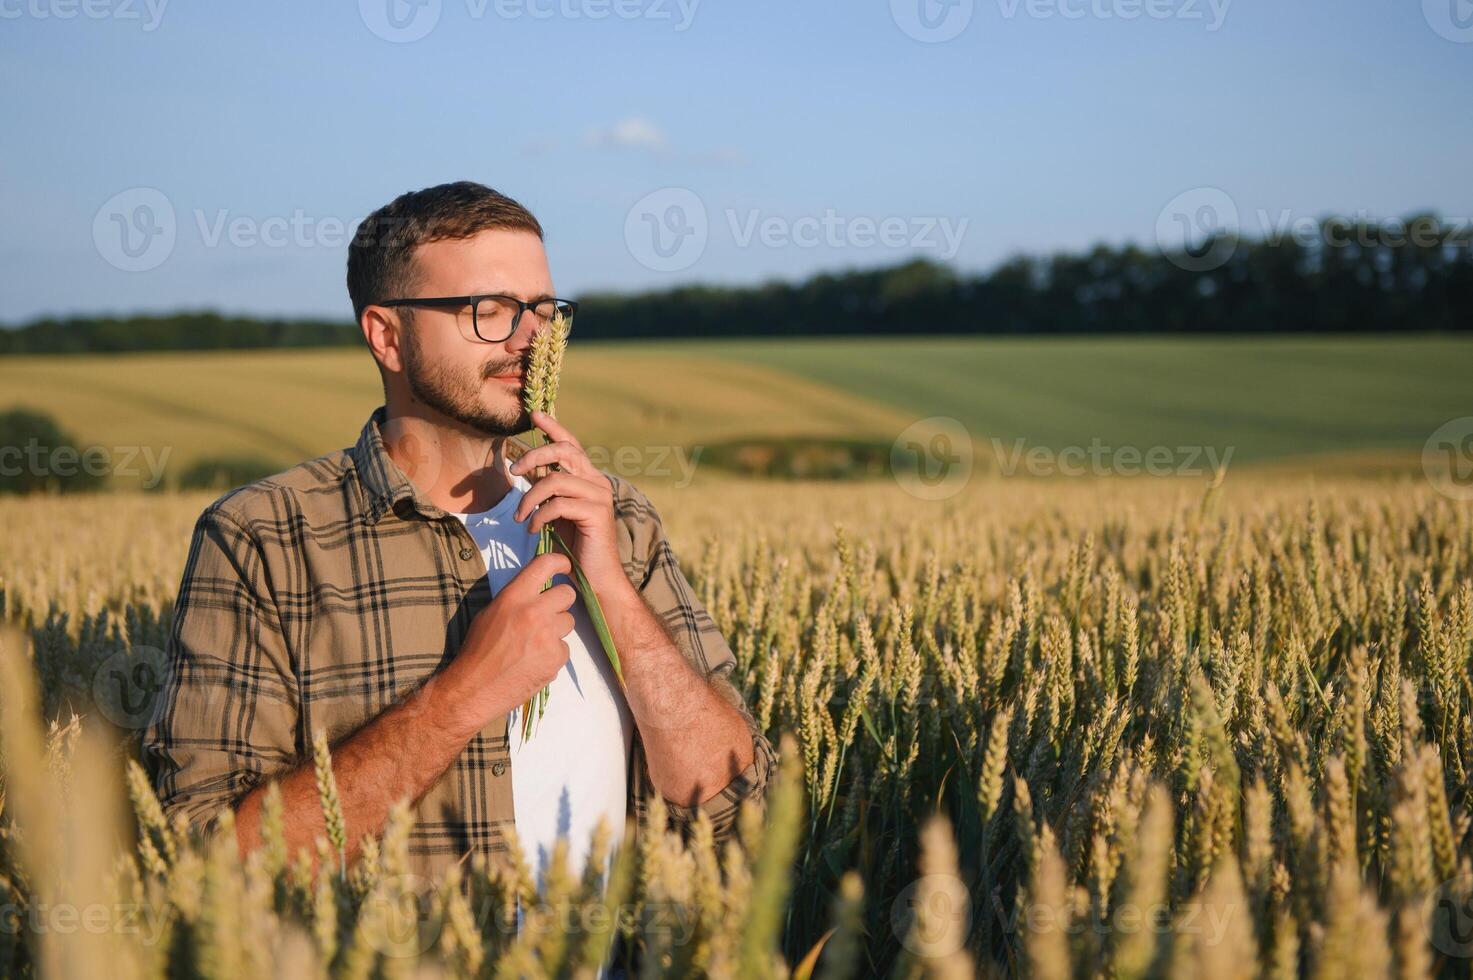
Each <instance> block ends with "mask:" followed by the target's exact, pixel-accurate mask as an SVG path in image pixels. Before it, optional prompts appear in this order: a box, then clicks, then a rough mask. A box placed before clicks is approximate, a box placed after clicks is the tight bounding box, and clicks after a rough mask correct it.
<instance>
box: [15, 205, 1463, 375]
mask: <svg viewBox="0 0 1473 980" xmlns="http://www.w3.org/2000/svg"><path fill="white" fill-rule="evenodd" d="M1305 232H1306V229H1304V228H1300V229H1298V232H1297V233H1295V234H1283V235H1278V234H1275V235H1271V236H1266V237H1264V238H1259V239H1247V238H1242V239H1240V238H1236V237H1228V236H1218V237H1216V238H1211V239H1208V240H1206V241H1203V242H1200V243H1198V244H1197V245H1196V246H1195V247H1191V248H1189V249H1183V250H1181V251H1175V252H1162V251H1158V250H1151V249H1144V248H1140V247H1138V246H1136V245H1124V246H1118V247H1117V246H1110V245H1103V244H1102V245H1097V246H1095V247H1094V248H1092V249H1089V250H1088V251H1085V252H1057V253H1054V254H1051V255H1046V256H1017V257H1014V258H1012V259H1009V260H1008V261H1005V262H1003V263H1002V264H1000V265H999V266H997V267H996V268H994V269H993V270H991V271H989V272H985V273H965V272H960V271H958V270H956V269H953V268H951V267H949V266H946V265H942V264H940V263H936V262H933V261H929V260H925V259H916V260H912V261H908V262H904V263H901V264H898V265H892V266H889V267H886V268H879V269H867V270H846V271H841V272H832V273H822V274H819V275H815V276H812V277H810V278H808V279H805V280H803V281H801V282H796V283H788V282H769V283H764V284H761V285H755V286H706V285H692V286H682V287H677V288H672V289H665V290H658V291H652V292H643V293H634V294H630V293H596V294H589V295H584V296H583V297H581V308H580V312H579V317H578V321H579V322H578V335H579V336H580V337H583V338H585V339H586V338H590V337H593V338H603V339H617V338H627V337H667V338H674V337H764V336H821V335H854V334H870V335H875V334H1064V333H1098V334H1105V333H1179V334H1211V333H1271V332H1328V333H1367V332H1394V331H1455V330H1468V329H1470V327H1473V225H1470V224H1469V223H1467V222H1448V221H1443V220H1442V219H1440V218H1439V217H1438V216H1436V215H1433V214H1421V215H1415V216H1412V217H1410V218H1407V219H1404V220H1399V221H1394V222H1380V223H1377V222H1367V221H1348V220H1341V219H1326V220H1323V221H1320V222H1317V223H1315V224H1313V226H1312V227H1311V228H1310V229H1308V232H1309V233H1305ZM356 343H361V338H360V334H359V331H358V329H357V327H356V326H355V325H354V324H352V323H351V322H332V321H324V320H305V319H303V320H285V319H270V320H268V319H257V318H251V317H244V316H224V315H221V314H218V313H214V312H181V313H174V314H165V315H155V316H132V317H72V318H68V319H56V318H45V319H40V320H36V321H34V322H31V323H29V324H26V325H23V326H20V327H16V328H13V329H8V330H0V354H25V353H71V352H99V351H101V352H108V351H129V350H210V349H223V348H253V347H315V346H330V345H337V344H356Z"/></svg>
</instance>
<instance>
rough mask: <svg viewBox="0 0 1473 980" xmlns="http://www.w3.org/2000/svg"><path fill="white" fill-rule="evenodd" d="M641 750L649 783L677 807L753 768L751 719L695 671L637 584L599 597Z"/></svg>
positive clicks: (702, 797)
mask: <svg viewBox="0 0 1473 980" xmlns="http://www.w3.org/2000/svg"><path fill="white" fill-rule="evenodd" d="M599 603H600V605H601V606H602V607H603V610H604V616H605V619H606V620H607V621H608V624H609V630H610V632H611V633H612V634H613V637H614V646H615V647H616V648H617V649H618V651H619V661H620V666H621V667H622V670H623V674H624V687H625V691H624V693H625V697H626V698H627V699H628V702H629V710H630V712H631V713H632V714H633V715H634V722H635V724H636V725H637V726H638V727H639V735H640V739H641V741H642V742H643V743H644V749H645V758H646V761H647V763H648V765H649V773H650V781H651V782H653V783H654V785H655V788H656V789H657V790H659V792H660V795H662V796H664V797H665V799H667V800H669V801H671V802H672V803H679V804H681V805H682V806H695V805H697V804H699V803H704V802H705V801H706V800H709V799H710V798H711V797H713V796H715V795H716V794H717V793H719V792H721V790H722V789H724V788H725V787H726V785H727V784H728V783H730V782H731V781H732V779H734V778H735V777H736V776H738V775H740V774H741V772H742V771H743V770H744V769H746V768H747V767H748V766H749V765H751V764H752V732H751V729H750V728H748V727H747V722H746V720H745V719H744V718H743V717H742V715H741V713H740V712H739V711H737V709H736V708H735V707H733V706H732V705H731V704H730V703H728V702H727V701H726V699H725V698H723V697H722V696H721V695H720V694H718V693H717V692H716V690H715V689H714V688H713V687H712V686H711V684H710V683H709V682H708V681H707V680H706V679H705V678H704V677H702V676H701V675H700V673H699V672H698V671H697V670H696V669H695V668H694V667H693V666H691V663H690V661H688V660H687V659H686V658H685V655H684V654H683V653H681V651H680V648H679V647H678V646H676V645H675V643H674V641H673V640H671V638H670V635H669V633H667V632H666V630H665V628H664V626H663V625H662V624H661V623H660V621H659V619H658V618H657V617H656V616H655V614H654V612H653V611H652V610H651V609H650V607H649V606H648V605H647V604H646V603H645V601H644V598H643V597H642V596H641V595H640V594H639V592H638V590H636V589H635V588H634V587H633V586H632V585H631V586H629V588H627V589H625V588H622V587H617V586H616V587H615V588H612V589H610V590H609V591H608V592H607V593H605V592H604V591H603V590H600V591H599Z"/></svg>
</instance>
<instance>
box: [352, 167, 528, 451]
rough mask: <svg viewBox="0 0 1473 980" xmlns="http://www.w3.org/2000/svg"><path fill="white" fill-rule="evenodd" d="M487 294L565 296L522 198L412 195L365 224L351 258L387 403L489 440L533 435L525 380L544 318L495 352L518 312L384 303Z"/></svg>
mask: <svg viewBox="0 0 1473 980" xmlns="http://www.w3.org/2000/svg"><path fill="white" fill-rule="evenodd" d="M487 293H497V294H504V295H506V296H511V297H515V298H517V299H519V300H522V301H523V302H533V301H535V300H538V299H544V298H550V297H552V295H553V291H552V276H551V273H550V272H549V271H548V267H547V253H546V252H545V251H544V250H543V247H542V226H541V225H539V224H538V223H537V219H536V218H534V217H533V216H532V214H531V212H529V211H528V210H527V209H526V208H524V207H522V206H521V205H520V204H518V203H517V202H516V201H513V200H512V199H511V198H509V197H506V196H504V195H502V194H498V193H497V192H496V191H494V190H492V189H491V188H489V187H485V186H483V185H481V184H477V183H472V182H470V181H458V182H456V183H453V184H441V185H439V186H437V187H430V188H427V189H425V190H422V191H414V192H412V193H408V194H403V195H400V196H399V197H397V198H395V199H394V200H393V201H391V202H390V203H388V204H386V205H385V206H383V207H382V208H379V209H378V210H377V211H375V212H373V213H372V214H370V215H369V216H368V217H367V218H364V219H363V222H362V224H360V225H359V226H358V231H357V233H356V234H355V235H354V238H353V242H352V243H351V245H350V246H349V248H348V295H349V297H350V298H351V299H352V301H353V313H354V315H355V316H356V317H357V319H358V325H359V326H360V327H361V328H362V330H363V336H364V339H365V340H366V341H367V342H368V347H369V350H370V351H372V352H373V356H374V359H375V360H376V361H377V362H378V366H379V373H380V374H381V375H382V377H383V382H384V397H385V399H386V401H388V402H389V403H390V404H391V405H393V404H394V403H395V402H399V403H401V404H405V405H407V404H412V403H415V402H417V403H419V407H421V408H425V407H427V408H428V409H431V410H433V411H434V412H436V413H439V414H440V415H442V416H445V417H446V418H447V419H450V420H454V421H456V422H459V423H462V424H464V425H467V426H470V427H472V428H474V429H477V430H479V431H481V432H484V433H486V434H488V435H511V434H513V433H517V432H522V431H525V430H526V429H527V428H529V423H528V421H527V418H526V415H525V413H524V412H523V411H522V407H521V378H520V375H521V374H522V371H523V369H524V368H525V366H526V358H527V354H528V350H529V347H530V343H531V338H532V335H533V334H534V333H535V332H536V330H537V329H538V327H539V325H540V323H541V322H542V321H541V320H539V318H538V316H537V315H535V314H534V313H532V312H530V311H529V312H527V313H525V314H523V315H522V316H521V317H520V321H519V322H518V323H517V326H516V329H515V331H514V332H511V335H510V336H508V337H506V338H505V339H504V340H499V341H496V342H487V341H486V340H485V339H483V337H493V338H494V337H498V336H500V335H501V334H502V333H504V332H506V330H510V323H511V318H512V316H513V314H514V313H515V307H514V306H508V305H507V304H504V303H503V304H499V305H498V306H496V307H495V308H491V307H488V306H486V305H483V306H481V307H480V311H481V313H480V316H479V317H478V318H477V317H473V311H472V309H471V307H470V306H461V305H457V306H448V307H447V306H424V307H420V306H399V305H396V306H382V305H379V304H382V303H385V302H386V301H390V300H404V299H435V298H440V297H453V296H469V295H482V294H487ZM494 318H501V319H494ZM473 319H474V320H475V321H476V324H474V325H473ZM499 325H504V326H505V328H506V330H501V329H498V326H499ZM478 329H479V334H480V335H479V336H478Z"/></svg>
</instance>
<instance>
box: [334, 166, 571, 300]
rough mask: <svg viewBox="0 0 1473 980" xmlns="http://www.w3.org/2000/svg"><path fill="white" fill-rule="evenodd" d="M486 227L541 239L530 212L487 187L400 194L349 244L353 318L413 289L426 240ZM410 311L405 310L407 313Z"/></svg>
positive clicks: (464, 183)
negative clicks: (418, 253)
mask: <svg viewBox="0 0 1473 980" xmlns="http://www.w3.org/2000/svg"><path fill="white" fill-rule="evenodd" d="M488 228H511V229H519V230H521V231H530V232H532V233H533V234H534V235H536V236H537V237H538V238H541V237H542V226H541V225H540V224H538V223H537V219H536V218H534V217H532V212H530V211H528V210H527V209H526V208H524V207H522V206H521V205H520V204H518V203H517V202H516V201H513V200H512V199H511V198H509V197H507V196H506V195H505V194H500V193H498V192H496V191H494V190H492V189H491V188H489V187H487V186H485V185H484V184H477V183H475V182H474V181H470V180H458V181H455V182H454V183H452V184H439V185H437V186H435V187H427V188H425V189H424V190H422V191H410V192H409V193H407V194H400V195H399V196H398V197H396V198H394V199H393V200H392V201H390V202H389V203H388V204H385V205H384V206H383V207H381V208H379V209H378V210H377V211H375V212H373V213H372V214H370V215H369V216H368V217H366V218H364V219H363V221H362V222H361V223H359V225H358V230H357V231H356V232H355V233H354V235H353V240H352V242H350V243H349V244H348V298H349V299H351V300H352V301H353V317H354V319H358V318H360V317H362V315H363V308H364V307H365V306H368V305H370V304H372V303H377V302H379V301H381V300H385V299H392V298H395V297H401V296H404V295H407V294H408V293H409V292H410V291H412V289H413V288H414V250H415V248H416V247H418V246H420V245H423V244H425V243H426V242H435V241H441V240H443V239H456V238H470V237H471V236H472V235H475V234H476V233H478V232H482V231H485V230H486V229H488ZM406 312H407V311H406Z"/></svg>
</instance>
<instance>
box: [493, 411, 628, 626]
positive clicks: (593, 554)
mask: <svg viewBox="0 0 1473 980" xmlns="http://www.w3.org/2000/svg"><path fill="white" fill-rule="evenodd" d="M532 424H533V425H535V426H537V428H539V429H541V430H542V431H543V432H544V433H545V434H546V435H547V438H548V439H549V440H550V441H549V442H548V443H547V444H546V445H543V446H538V447H537V448H535V449H531V450H528V451H527V452H526V453H524V454H523V455H522V457H521V458H520V459H518V460H517V461H516V462H515V463H513V464H512V465H511V472H512V473H514V474H516V475H518V476H527V477H528V478H529V479H531V478H532V476H531V475H532V474H533V473H534V471H535V470H536V469H537V467H539V466H550V465H552V464H554V463H556V464H557V469H556V470H555V471H553V472H551V473H549V474H547V475H546V476H544V477H541V478H540V479H536V480H535V482H533V484H532V489H530V490H528V491H527V493H526V495H525V496H524V497H523V498H522V502H521V503H520V504H519V505H518V506H517V512H516V519H517V520H518V521H522V520H526V519H527V515H529V514H531V515H532V519H531V521H530V522H529V523H528V525H527V527H528V529H529V530H531V531H532V532H533V533H536V532H537V531H540V530H541V529H542V527H543V525H545V524H547V523H548V522H549V521H551V522H553V527H554V528H556V529H557V533H558V535H559V536H560V537H561V538H562V539H563V541H564V542H566V543H567V545H568V547H569V548H570V549H571V550H572V552H573V557H575V558H577V559H578V566H579V567H580V568H582V569H583V574H584V575H586V576H587V577H588V582H589V584H590V585H592V586H593V591H594V592H596V593H598V595H599V597H600V598H602V597H603V596H604V595H605V594H608V593H615V592H619V591H624V592H628V591H630V590H631V589H632V588H633V587H632V586H631V585H630V584H629V580H628V579H627V578H625V577H624V567H623V565H622V564H621V562H620V561H619V547H618V538H617V537H616V532H615V526H616V524H615V518H614V488H613V486H611V485H610V483H609V480H608V477H606V476H604V475H603V474H602V473H600V472H599V470H598V467H596V466H594V465H593V462H592V461H591V460H590V459H589V458H588V453H586V452H584V450H583V445H582V443H580V442H579V441H578V440H577V438H576V437H575V436H574V435H573V433H571V432H569V431H568V429H567V427H566V426H564V425H563V424H562V423H561V422H559V421H558V420H557V419H555V418H553V417H552V416H550V415H548V414H546V413H545V412H533V413H532ZM534 510H535V512H534Z"/></svg>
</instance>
